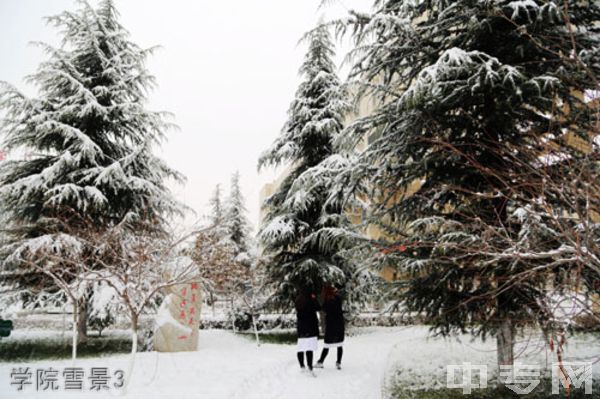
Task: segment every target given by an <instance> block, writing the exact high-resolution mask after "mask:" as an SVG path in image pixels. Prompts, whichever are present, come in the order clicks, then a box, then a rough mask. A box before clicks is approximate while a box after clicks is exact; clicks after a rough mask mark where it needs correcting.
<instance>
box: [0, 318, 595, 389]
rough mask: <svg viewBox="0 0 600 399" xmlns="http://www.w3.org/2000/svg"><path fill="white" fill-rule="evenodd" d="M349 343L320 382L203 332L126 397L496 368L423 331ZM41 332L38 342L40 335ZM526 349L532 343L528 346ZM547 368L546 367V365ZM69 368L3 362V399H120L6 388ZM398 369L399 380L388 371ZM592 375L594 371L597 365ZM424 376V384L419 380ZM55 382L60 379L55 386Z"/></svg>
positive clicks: (157, 363) (488, 348)
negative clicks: (22, 378) (468, 365)
mask: <svg viewBox="0 0 600 399" xmlns="http://www.w3.org/2000/svg"><path fill="white" fill-rule="evenodd" d="M356 331H357V333H356V334H355V335H352V336H349V337H347V342H346V345H345V352H344V360H343V369H342V370H341V371H338V370H336V369H335V368H334V367H333V366H334V361H335V350H334V351H331V353H330V354H329V357H328V358H327V360H326V362H325V368H324V369H323V370H320V369H317V370H316V373H317V377H316V378H314V377H311V376H309V375H307V374H305V373H301V372H300V370H299V367H298V365H297V361H296V357H295V347H294V346H293V345H278V344H263V345H262V346H260V347H257V346H256V344H255V343H254V342H253V341H252V340H250V339H248V338H247V337H240V336H236V335H234V334H233V333H231V332H229V331H222V330H208V331H206V330H201V331H200V345H199V346H200V347H199V350H198V351H197V352H187V353H156V352H150V353H139V354H137V357H136V359H137V360H136V364H135V368H134V372H133V378H132V380H131V384H130V386H129V387H128V391H127V394H125V395H122V396H123V397H127V398H144V399H145V398H148V399H152V398H175V399H187V398H202V399H213V398H214V399H227V398H232V399H233V398H240V399H241V398H244V399H252V398H261V399H269V398H278V399H280V398H284V399H286V398H290V399H295V398H311V399H312V398H315V399H318V398H328V399H330V398H344V399H352V398H357V399H358V398H359V399H369V398H381V397H382V391H383V390H384V386H385V381H387V378H389V377H391V376H394V378H400V379H402V380H406V381H414V380H415V378H417V382H418V379H419V378H421V379H422V380H426V379H430V378H431V377H433V376H435V377H437V378H441V379H442V380H443V381H445V366H446V365H447V364H460V363H462V362H465V361H470V362H472V363H475V364H477V363H478V362H482V363H483V364H490V365H493V364H494V361H495V352H494V346H495V345H494V341H493V340H490V341H487V342H485V343H483V342H481V341H480V340H475V341H472V340H470V339H469V338H468V337H462V340H461V342H458V341H457V340H443V339H439V338H429V337H428V330H427V328H426V327H422V326H412V327H398V328H363V329H358V330H356ZM37 334H38V333H36V334H35V335H36V336H37ZM570 342H571V344H570V346H569V348H568V352H567V357H568V358H569V359H575V358H577V359H589V358H590V356H593V355H596V356H597V355H598V354H599V353H600V340H599V339H598V338H594V337H593V336H585V337H576V338H573V339H572V340H571V341H570ZM529 343H530V345H529V348H535V347H536V345H535V343H532V341H530V342H529ZM529 352H531V353H527V356H528V357H529V359H530V360H531V359H534V360H536V361H540V360H543V359H545V355H546V353H545V352H544V351H541V352H540V351H539V350H538V351H534V350H533V349H530V351H529ZM128 360H129V355H114V356H106V357H101V358H94V359H81V360H77V363H76V365H77V366H79V367H83V368H84V369H85V370H86V377H87V374H88V373H89V369H90V368H91V367H109V369H110V370H111V371H114V370H116V369H123V370H127V367H128ZM550 361H551V360H550ZM70 366H72V362H71V361H70V360H60V361H57V360H47V361H39V362H33V363H29V364H23V363H0V387H1V389H0V397H1V398H37V397H39V398H48V399H53V398H77V399H79V398H105V397H106V398H110V397H115V396H121V395H119V394H118V393H117V391H116V390H114V389H113V390H112V391H110V392H106V393H104V394H98V393H97V392H89V391H84V394H82V393H81V392H65V391H64V390H63V389H62V387H61V388H60V389H59V390H57V391H55V392H48V391H45V392H38V393H36V392H35V386H29V387H26V388H25V391H23V392H17V391H16V390H15V389H14V387H11V386H10V377H9V376H10V372H11V370H12V368H14V367H30V368H31V369H32V370H34V373H35V369H38V368H46V369H47V368H49V367H53V368H54V369H58V370H61V371H62V370H63V369H64V368H65V367H70ZM397 367H400V369H401V371H400V373H399V374H398V373H395V372H393V373H392V372H391V371H392V370H396V368H397ZM594 367H595V370H594V371H595V374H596V375H599V374H600V373H598V371H599V370H598V368H599V367H598V365H595V366H594ZM419 376H421V377H419ZM59 381H60V380H59Z"/></svg>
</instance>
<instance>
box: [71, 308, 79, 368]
mask: <svg viewBox="0 0 600 399" xmlns="http://www.w3.org/2000/svg"><path fill="white" fill-rule="evenodd" d="M78 315H79V311H78V309H77V301H73V342H72V351H71V357H72V359H73V364H75V359H77V341H78V339H77V336H78V335H79V334H78V328H77V324H78V323H77V319H78V318H79V317H78Z"/></svg>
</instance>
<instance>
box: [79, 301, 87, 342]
mask: <svg viewBox="0 0 600 399" xmlns="http://www.w3.org/2000/svg"><path fill="white" fill-rule="evenodd" d="M78 302H79V304H78V306H77V308H78V313H79V314H78V316H77V336H78V342H79V343H83V342H87V340H88V335H87V313H88V312H87V311H88V304H87V298H86V297H85V296H84V297H83V298H81V299H80V300H79V301H78Z"/></svg>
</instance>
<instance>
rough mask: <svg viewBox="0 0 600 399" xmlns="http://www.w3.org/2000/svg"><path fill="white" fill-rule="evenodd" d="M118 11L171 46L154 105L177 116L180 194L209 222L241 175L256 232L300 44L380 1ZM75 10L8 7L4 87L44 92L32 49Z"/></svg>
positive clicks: (144, 36) (271, 1)
mask: <svg viewBox="0 0 600 399" xmlns="http://www.w3.org/2000/svg"><path fill="white" fill-rule="evenodd" d="M94 3H95V1H94V0H92V4H94ZM116 3H117V7H118V9H119V12H120V14H121V22H122V23H123V25H124V26H125V27H126V28H127V29H128V30H129V32H130V33H131V36H132V39H133V40H134V41H135V42H136V43H138V44H139V45H141V46H142V47H149V46H153V45H160V46H161V47H162V48H161V50H159V51H158V52H157V53H156V54H155V55H154V57H152V58H151V59H150V62H149V64H148V67H149V70H150V72H151V73H153V74H154V75H155V76H156V78H157V82H158V85H159V87H158V88H157V90H156V91H154V92H153V93H152V94H151V95H150V102H149V107H150V108H152V109H154V110H165V111H170V112H172V113H174V114H175V122H176V123H177V124H178V125H179V127H180V128H181V130H180V131H178V132H172V133H171V134H170V135H169V139H168V142H167V143H165V144H164V146H163V148H162V149H161V150H160V151H159V153H160V154H161V155H162V156H163V157H164V158H165V159H166V160H167V162H168V163H169V164H170V165H171V166H172V167H174V168H175V169H177V170H178V171H180V172H182V173H183V174H185V175H186V176H187V179H188V180H187V183H186V185H185V186H183V187H174V188H173V191H174V193H175V195H176V196H177V197H178V198H179V199H180V200H181V201H183V202H185V203H186V204H187V205H189V206H190V207H191V208H192V209H194V210H195V211H196V212H197V213H198V216H200V215H202V214H204V213H206V211H207V204H208V199H209V196H210V194H211V193H212V191H213V190H214V187H215V185H216V184H217V183H221V184H222V185H223V188H224V189H225V190H227V189H228V186H229V180H230V175H231V174H232V173H233V172H234V171H235V170H239V171H240V173H241V176H242V185H243V192H244V195H245V196H246V203H247V207H248V211H249V217H250V220H251V222H252V224H253V226H255V225H256V223H257V221H258V213H259V192H260V189H261V187H262V186H263V185H264V184H265V183H266V182H268V181H270V180H272V179H273V178H274V177H275V174H276V173H277V172H276V171H267V172H263V173H261V174H260V175H259V174H258V173H257V171H256V163H257V159H258V157H259V155H260V153H261V152H262V151H264V150H265V149H266V148H267V147H268V146H269V144H270V143H271V142H272V141H273V140H274V138H275V137H276V136H277V134H278V133H279V131H280V129H281V126H282V125H283V123H284V122H285V120H286V111H287V108H288V106H289V103H290V101H291V100H292V98H293V95H294V92H295V91H296V87H297V85H298V83H299V78H298V74H297V70H298V68H299V66H300V63H301V61H302V57H303V55H304V51H305V47H304V46H302V45H300V46H298V45H297V43H298V40H299V38H300V37H301V36H302V34H303V33H304V32H306V31H307V30H309V29H311V28H312V27H314V26H315V24H316V23H317V21H318V20H319V17H320V16H321V15H325V17H326V18H334V17H338V16H342V15H345V14H346V13H347V10H348V9H358V10H368V8H369V6H370V4H371V0H344V1H343V2H342V3H340V4H338V5H336V6H331V7H328V8H326V9H321V10H319V9H318V5H319V3H320V0H252V1H249V0H230V1H221V0H210V1H209V0H194V1H192V0H169V1H160V0H117V1H116ZM75 7H76V3H75V1H74V0H0V54H1V58H2V62H1V63H0V80H5V81H8V82H11V83H13V84H16V85H17V86H18V87H19V88H21V89H23V90H24V91H25V92H26V93H28V94H34V93H35V91H34V89H33V88H31V87H27V86H26V85H25V83H24V82H23V77H24V76H25V75H27V74H29V73H32V72H34V71H35V69H36V67H37V65H38V64H39V62H40V61H42V60H43V57H44V55H43V54H42V52H41V51H40V49H38V48H36V47H34V46H31V45H29V44H28V43H29V42H31V41H47V42H50V43H53V44H56V43H57V42H58V38H57V36H56V31H55V30H54V29H53V28H51V27H49V26H47V25H46V24H45V22H44V21H43V20H42V18H43V17H44V16H49V15H55V14H58V13H60V12H61V11H63V10H66V9H73V8H75ZM340 53H342V51H341V50H340ZM341 55H342V54H340V55H339V58H340V59H341ZM191 221H192V218H188V220H187V221H186V224H190V222H191Z"/></svg>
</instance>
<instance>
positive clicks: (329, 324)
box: [315, 285, 344, 370]
mask: <svg viewBox="0 0 600 399" xmlns="http://www.w3.org/2000/svg"><path fill="white" fill-rule="evenodd" d="M323 311H324V312H325V343H324V345H323V351H322V352H321V357H320V358H319V361H318V362H317V364H316V365H315V367H319V368H322V367H323V362H324V361H325V358H326V357H327V354H329V349H330V348H337V361H336V363H335V366H336V367H337V369H338V370H341V368H342V355H343V353H344V350H343V344H344V312H343V310H342V297H341V296H340V294H339V293H338V291H337V290H336V288H335V287H333V286H331V285H328V286H326V287H325V289H324V301H323Z"/></svg>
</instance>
